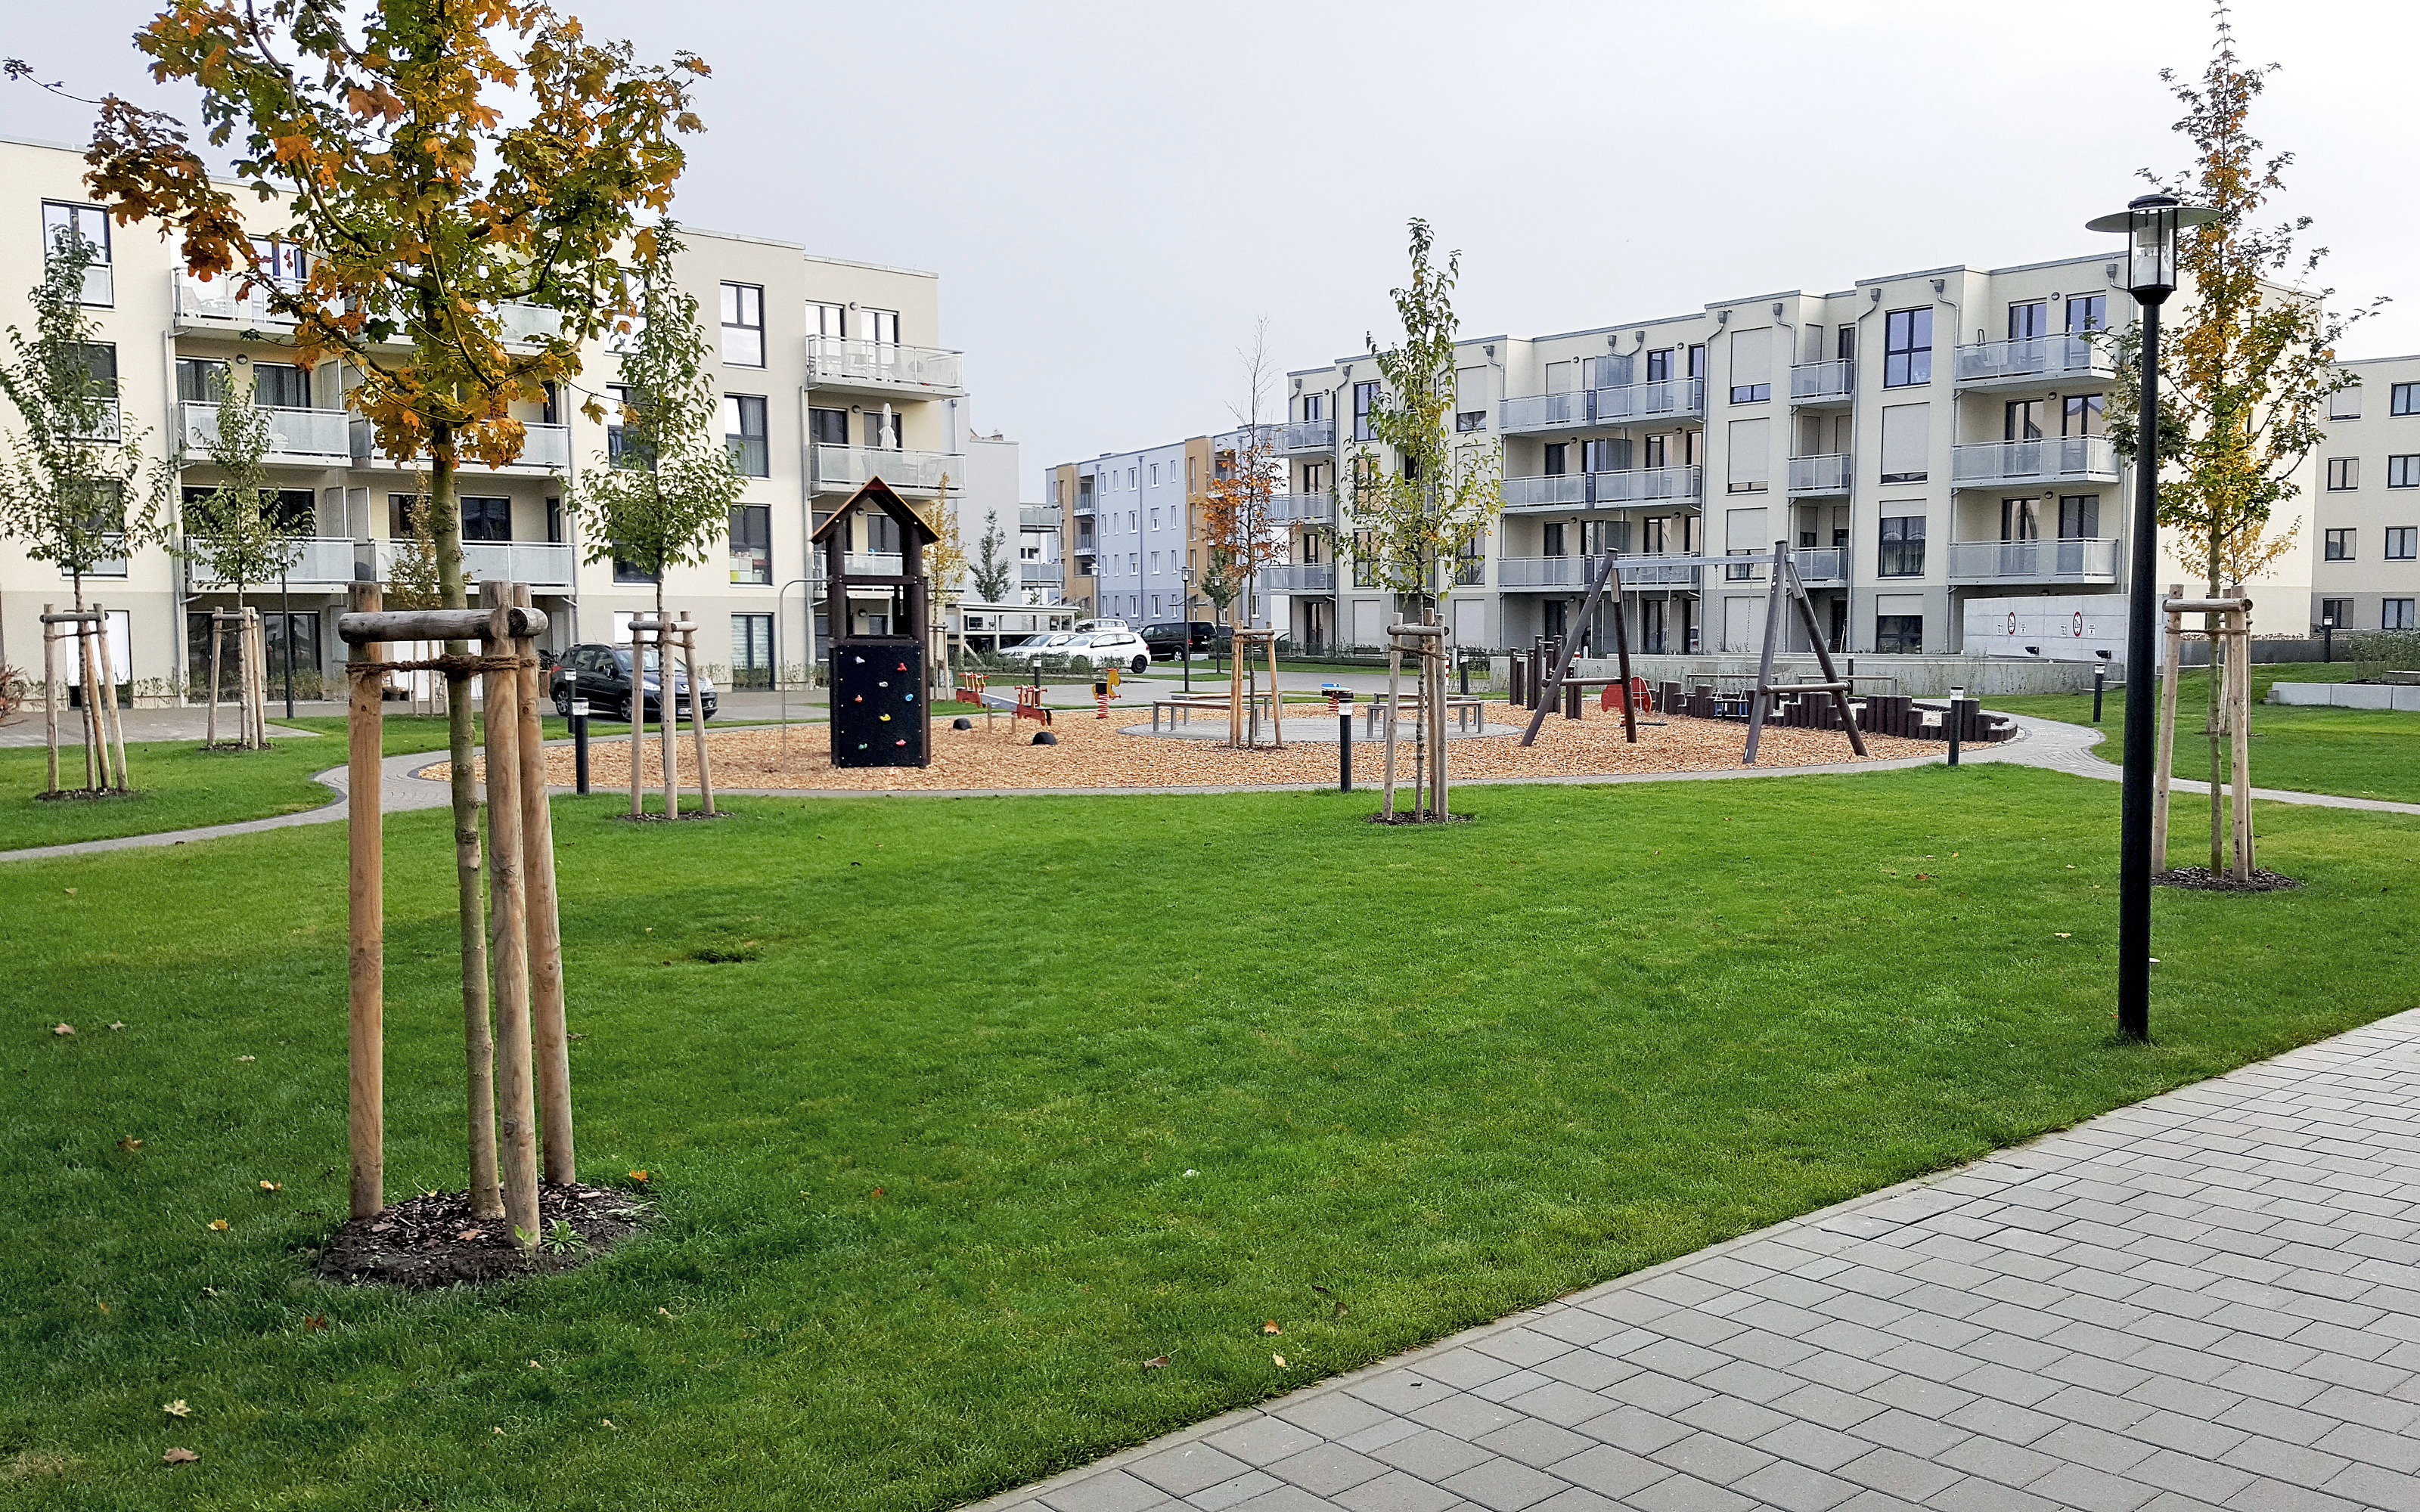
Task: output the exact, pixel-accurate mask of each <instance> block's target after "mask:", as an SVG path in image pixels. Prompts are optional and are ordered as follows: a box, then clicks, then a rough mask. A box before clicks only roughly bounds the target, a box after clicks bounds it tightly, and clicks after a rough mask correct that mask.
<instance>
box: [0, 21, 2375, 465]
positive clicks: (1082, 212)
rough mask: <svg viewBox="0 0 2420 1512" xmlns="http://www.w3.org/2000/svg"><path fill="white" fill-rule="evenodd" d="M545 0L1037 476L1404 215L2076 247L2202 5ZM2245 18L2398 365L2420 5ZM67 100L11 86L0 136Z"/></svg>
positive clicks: (15, 36) (67, 73)
mask: <svg viewBox="0 0 2420 1512" xmlns="http://www.w3.org/2000/svg"><path fill="white" fill-rule="evenodd" d="M567 3H568V6H569V8H571V9H573V10H575V11H576V12H577V13H578V14H579V15H581V16H582V18H583V20H585V21H586V23H588V25H589V27H590V29H591V31H592V33H593V34H596V35H602V36H620V37H628V38H630V39H632V40H634V41H635V42H636V43H637V44H638V46H639V48H640V50H641V52H642V53H643V54H649V55H653V56H657V57H661V56H665V55H667V54H670V53H671V52H673V51H674V50H675V49H677V48H687V49H690V50H691V51H694V52H696V53H699V54H703V55H704V56H705V57H706V60H707V61H708V62H709V63H710V64H712V65H713V67H714V69H715V76H714V77H713V79H711V80H710V81H708V82H707V83H706V85H705V86H704V88H703V89H702V91H701V101H702V104H701V108H702V111H703V113H704V115H705V116H706V121H707V125H708V127H709V131H707V133H706V135H704V136H703V137H699V138H695V139H693V143H692V146H691V147H690V167H689V172H688V175H687V177H686V178H685V179H684V180H683V188H682V191H681V196H680V205H679V213H680V216H681V218H682V219H683V220H685V221H687V222H689V223H690V224H696V225H700V226H706V227H710V228H714V229H718V230H733V231H745V232H752V233H754V234H757V235H762V236H768V237H775V238H779V239H784V240H791V241H797V242H799V243H801V244H803V245H805V246H807V247H808V248H810V249H813V250H814V251H816V252H821V253H826V254H830V255H837V256H844V257H853V258H861V259H864V260H867V261H873V262H882V263H892V264H898V265H904V266H907V267H911V268H923V269H929V270H933V271H936V272H938V273H939V274H940V275H941V301H942V303H941V319H942V331H943V337H944V340H945V341H946V343H947V344H948V345H949V346H952V347H961V348H963V349H964V350H965V351H966V352H967V353H968V373H969V384H970V388H971V389H972V390H973V393H974V404H973V413H974V419H975V422H976V424H977V425H978V426H979V427H980V428H982V429H984V430H985V431H990V430H994V429H998V430H1002V431H1005V432H1006V433H1007V434H1008V435H1009V436H1011V437H1013V438H1015V439H1016V440H1020V441H1022V442H1023V443H1024V460H1025V486H1026V489H1027V497H1028V498H1029V499H1032V498H1038V497H1039V493H1040V479H1041V476H1042V472H1043V469H1044V468H1045V467H1046V466H1047V465H1048V464H1050V463H1053V462H1059V461H1066V460H1072V459H1075V458H1078V457H1083V456H1090V455H1094V453H1098V452H1104V451H1115V450H1125V449H1127V448H1131V447H1136V446H1143V445H1151V444H1156V443H1160V442H1165V441H1170V440H1177V439H1180V438H1182V437H1185V436H1188V435H1194V434H1199V433H1201V432H1202V431H1205V430H1215V429H1218V428H1221V427H1222V426H1224V425H1226V424H1230V423H1231V422H1230V409H1231V407H1233V406H1235V405H1238V404H1240V403H1241V402H1242V398H1243V394H1242V384H1241V380H1240V364H1239V363H1238V362H1237V358H1236V348H1237V347H1240V346H1243V345H1246V344H1248V343H1249V340H1250V336H1251V331H1252V327H1253V324H1254V322H1255V320H1256V319H1258V318H1260V317H1262V316H1266V318H1267V320H1268V329H1269V342H1270V347H1271V354H1272V356H1273V357H1274V358H1275V360H1276V362H1277V363H1278V364H1279V366H1280V369H1282V368H1284V367H1301V366H1308V365H1311V364H1312V363H1320V362H1325V361H1326V360H1327V359H1329V358H1332V357H1336V356H1340V355H1343V354H1345V353H1347V352H1353V351H1357V350H1359V349H1361V347H1362V343H1363V337H1364V334H1365V332H1373V331H1374V332H1376V333H1377V334H1378V335H1379V337H1380V339H1381V340H1382V341H1383V340H1385V339H1386V337H1387V334H1388V321H1389V320H1390V319H1391V316H1392V309H1391V306H1389V305H1388V302H1387V298H1386V292H1387V290H1388V288H1389V287H1390V286H1391V285H1393V284H1394V283H1395V282H1396V281H1397V280H1398V279H1399V278H1400V277H1401V275H1402V273H1403V270H1404V222H1405V220H1406V219H1407V218H1408V217H1411V216H1414V215H1424V216H1426V217H1428V218H1429V220H1430V221H1431V222H1432V223H1434V224H1435V226H1436V227H1437V231H1438V236H1439V239H1440V240H1441V241H1442V243H1443V244H1444V245H1446V246H1448V247H1458V248H1460V249H1462V253H1463V283H1462V287H1461V290H1460V293H1459V296H1458V300H1457V308H1458V309H1459V311H1460V313H1461V316H1462V323H1463V330H1464V332H1465V333H1466V334H1472V335H1491V334H1498V333H1510V334H1514V335H1536V334H1544V333H1546V332H1556V331H1566V330H1574V329H1581V328H1586V327H1590V326H1597V325H1606V324H1613V323H1618V322H1622V321H1627V320H1633V319H1637V318H1640V317H1643V316H1655V315H1666V314H1673V313H1678V312H1681V311H1684V310H1691V309H1696V308H1698V307H1699V306H1701V305H1704V304H1706V303H1709V302H1712V301H1720V300H1726V299H1731V298H1737V297H1742V296H1745V295H1750V294H1758V293H1765V292H1770V291H1777V290H1781V289H1787V288H1804V289H1807V290H1809V291H1828V290H1832V289H1838V288H1845V287H1847V286H1848V285H1851V284H1852V283H1853V282H1854V281H1855V280H1856V279H1858V278H1860V277H1869V276H1873V275H1876V274H1882V273H1889V272H1898V271H1903V270H1914V269H1921V268H1931V267H1936V266H1940V265H1944V264H1950V263H1960V262H1963V263H1967V264H1970V265H1973V266H1977V267H1982V268H1992V267H2001V266H2006V265H2009V264H2015V263H2025V262H2033V261H2039V260H2042V259H2046V258H2052V257H2060V256H2069V255H2075V254H2077V253H2079V252H2085V251H2089V250H2092V249H2095V248H2097V247H2098V246H2100V245H2102V243H2103V241H2104V240H2105V239H2102V238H2095V237H2092V236H2090V235H2088V234H2087V233H2086V232H2085V231H2083V230H2082V229H2081V226H2082V223H2083V222H2084V221H2085V220H2086V218H2087V217H2089V216H2091V215H2094V214H2097V213H2100V212H2102V211H2103V210H2106V209H2111V208H2117V207H2118V206H2119V205H2122V204H2123V203H2124V202H2125V200H2126V199H2127V198H2128V197H2129V196H2131V195H2132V194H2133V193H2136V192H2138V190H2139V188H2140V186H2139V185H2138V184H2137V183H2136V182H2135V181H2134V180H2133V177H2132V176H2133V170H2134V169H2136V168H2137V167H2143V166H2152V167H2159V168H2164V169H2165V168H2175V167H2181V166H2182V165H2183V164H2184V162H2186V158H2187V152H2188V147H2187V144H2186V143H2185V142H2184V140H2183V139H2182V138H2181V137H2179V136H2177V135H2175V134H2174V133H2173V132H2172V131H2170V130H2169V127H2170V125H2171V124H2172V123H2173V121H2174V120H2175V118H2176V116H2177V115H2178V109H2177V106H2176V103H2175V101H2174V100H2171V99H2170V98H2169V97H2168V95H2167V94H2166V92H2165V91H2164V88H2163V87H2162V85H2161V84H2160V81H2159V77H2158V75H2159V70H2160V69H2161V68H2163V67H2172V68H2175V69H2179V70H2180V71H2182V72H2186V73H2197V72H2198V71H2199V69H2200V68H2201V67H2202V65H2203V63H2204V61H2205V59H2206V57H2207V54H2208V47H2209V40H2210V35H2211V33H2210V24H2209V8H2208V6H2207V5H2206V4H2205V3H2203V0H2032V3H2030V4H2024V5H2017V6H2008V5H1985V4H1973V3H1968V0H1933V3H1930V4H1924V3H1915V0H1694V3H1687V4H1656V5H1639V4H1636V3H1619V4H1604V3H1595V4H1575V5H1542V4H1527V3H1521V0H1495V3H1491V4H1483V5H1481V4H1469V3H1464V4H1457V5H1445V4H1432V3H1427V0H1401V3H1395V4H1389V5H1386V6H1376V5H1302V4H1236V5H1224V6H1203V7H1174V6H1168V5H1136V4H1132V3H1125V4H1028V5H1022V6H1018V5H1001V4H999V3H997V0H988V3H985V4H964V3H959V0H921V3H918V4H914V5H880V6H877V5H847V6H830V7H822V6H817V7H801V6H798V5H795V4H768V3H744V0H691V3H689V4H683V5H669V6H668V5H664V4H661V3H659V0H653V3H641V0H567ZM8 8H9V11H10V12H11V14H10V18H9V25H8V38H7V40H6V41H5V42H0V51H6V52H8V53H9V54H17V55H22V56H24V57H25V58H27V59H28V60H29V61H30V62H32V63H33V64H34V65H35V67H36V69H38V70H39V71H40V72H41V73H42V74H43V75H44V76H45V77H53V78H65V79H67V80H68V81H69V82H70V85H72V86H73V87H75V88H76V91H77V92H78V93H81V94H87V95H97V94H99V93H101V92H102V91H104V90H112V89H114V90H117V91H119V92H122V93H130V94H132V93H134V92H135V91H138V90H141V91H146V92H147V96H148V98H150V99H151V100H157V101H158V102H159V103H160V104H162V105H163V108H169V109H180V108H184V107H186V106H187V105H188V104H189V101H188V100H185V99H183V98H182V97H179V96H178V95H176V94H175V93H174V92H171V91H163V90H158V89H156V88H154V87H153V86H151V85H149V84H148V83H147V80H146V79H145V78H144V76H143V75H142V73H141V71H140V69H138V67H137V60H136V56H135V54H134V53H133V51H132V48H130V47H129V46H128V45H127V44H126V40H125V39H126V38H127V37H128V36H129V35H131V33H132V31H133V29H134V28H135V26H136V25H137V24H139V23H140V22H141V21H142V20H143V19H144V17H145V16H146V15H147V13H148V12H149V11H150V10H151V9H152V8H153V7H147V6H143V5H137V4H126V3H123V0H82V3H80V4H77V5H72V6H70V5H54V6H37V5H36V4H34V3H33V0H10V3H9V6H8ZM2236 27H2237V35H2238V38H2239V40H2240V43H2241V50H2242V53H2243V54H2244V55H2245V56H2246V57H2247V58H2251V59H2256V60H2260V61H2275V62H2279V63H2282V64H2283V65H2285V67H2284V69H2283V71H2282V72H2280V73H2277V74H2274V75H2273V76H2272V80H2271V85H2270V88H2269V90H2268V92H2267V94H2266V95H2265V96H2264V97H2263V98H2262V100H2261V101H2260V102H2259V104H2258V106H2257V108H2256V111H2255V114H2254V116H2253V129H2254V131H2255V132H2256V134H2258V135H2260V136H2261V137H2263V138H2264V139H2266V140H2267V142H2268V143H2269V144H2270V146H2271V147H2273V148H2288V149H2291V150H2292V151H2293V152H2294V153H2295V154H2296V156H2297V158H2298V159H2299V161H2298V162H2297V163H2296V164H2295V165H2294V166H2293V167H2292V168H2290V169H2289V170H2288V184H2289V193H2288V196H2287V198H2286V199H2285V201H2284V202H2283V205H2284V208H2286V209H2287V210H2288V211H2290V212H2292V213H2297V214H2304V215H2308V216H2310V217H2312V218H2313V220H2314V222H2315V223H2316V224H2314V226H2313V228H2312V230H2311V231H2310V233H2308V236H2309V238H2310V239H2311V241H2312V243H2313V244H2314V245H2322V244H2323V245H2326V246H2329V247H2332V248H2333V249H2334V255H2332V256H2331V257H2330V258H2329V259H2328V261H2327V263H2326V264H2325V265H2324V270H2323V274H2322V282H2323V283H2325V284H2329V285H2334V286H2335V288H2336V289H2338V290H2339V291H2340V294H2339V299H2340V301H2347V302H2358V301H2366V300H2367V299H2368V298H2370V297H2372V296H2376V295H2381V294H2384V295H2392V296H2394V297H2395V298H2396V299H2397V301H2400V302H2398V303H2397V304H2395V305H2392V306H2390V307H2389V308H2388V310H2387V312H2386V313H2385V314H2384V315H2382V316H2379V317H2377V318H2376V319H2374V320H2372V321H2370V322H2367V323H2366V324H2365V325H2364V326H2363V327H2362V328H2360V329H2359V330H2358V331H2357V332H2356V333H2355V335H2354V336H2353V338H2352V340H2351V341H2350V343H2349V344H2348V352H2349V354H2350V355H2355V356H2383V355H2388V354H2393V353H2400V352H2411V351H2420V286H2415V285H2420V257H2415V256H2414V255H2413V253H2414V249H2415V248H2420V195H2414V194H2413V193H2412V178H2413V169H2412V161H2411V152H2412V135H2413V128H2412V106H2411V104H2410V98H2411V94H2410V70H2411V66H2412V57H2413V55H2414V53H2415V50H2420V8H2414V7H2412V6H2411V5H2410V4H2408V3H2396V4H2379V3H2351V0H2323V3H2320V4H2311V3H2309V0H2298V3H2288V0H2245V3H2244V4H2242V5H2241V6H2240V7H2239V8H2237V11H2236ZM138 98H142V97H140V96H138ZM187 115H188V118H189V119H190V118H191V113H190V110H188V111H187ZM89 116H90V112H89V111H88V110H87V109H85V107H82V106H76V105H70V104H68V103H66V102H64V101H61V100H54V99H52V98H49V97H46V96H42V95H39V94H38V93H36V92H35V91H33V90H32V89H29V88H27V87H25V86H23V85H16V86H12V87H8V88H6V89H0V134H8V135H11V136H21V137H23V136H30V137H37V138H43V139H50V140H65V141H70V142H78V143H80V142H82V141H84V140H85V137H86V136H87V134H88V132H89V128H90V119H89Z"/></svg>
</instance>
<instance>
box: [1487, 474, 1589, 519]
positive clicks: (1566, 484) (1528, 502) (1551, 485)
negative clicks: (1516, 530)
mask: <svg viewBox="0 0 2420 1512" xmlns="http://www.w3.org/2000/svg"><path fill="white" fill-rule="evenodd" d="M1588 497H1589V493H1588V474H1587V473H1585V472H1557V473H1551V474H1549V475H1547V476H1545V477H1539V478H1506V479H1505V480H1504V507H1505V508H1506V509H1508V510H1512V511H1514V512H1518V511H1521V510H1525V509H1575V508H1584V507H1586V505H1587V504H1588Z"/></svg>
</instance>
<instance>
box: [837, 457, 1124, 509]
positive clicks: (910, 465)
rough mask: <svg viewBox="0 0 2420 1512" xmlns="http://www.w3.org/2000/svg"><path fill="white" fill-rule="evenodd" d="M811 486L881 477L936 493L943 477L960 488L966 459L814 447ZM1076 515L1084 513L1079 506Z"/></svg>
mask: <svg viewBox="0 0 2420 1512" xmlns="http://www.w3.org/2000/svg"><path fill="white" fill-rule="evenodd" d="M814 468H815V476H814V486H815V488H816V490H817V491H818V492H821V493H837V492H841V491H843V490H846V489H851V488H858V487H862V486H864V485H865V484H866V483H867V482H868V481H870V480H872V479H874V478H880V479H881V480H882V481H883V482H885V483H887V484H889V485H890V486H892V487H893V488H896V489H898V490H899V491H900V492H902V493H938V492H939V490H940V487H941V483H942V480H943V479H944V478H949V479H954V480H956V482H957V483H958V484H959V485H960V486H964V484H965V482H966V476H967V459H966V458H965V457H963V456H960V455H957V454H956V453H954V452H894V451H891V450H889V449H887V448H884V447H879V446H830V445H818V446H816V447H815V448H814ZM1076 513H1078V515H1081V514H1083V513H1084V510H1083V507H1082V506H1081V505H1078V506H1077V510H1076Z"/></svg>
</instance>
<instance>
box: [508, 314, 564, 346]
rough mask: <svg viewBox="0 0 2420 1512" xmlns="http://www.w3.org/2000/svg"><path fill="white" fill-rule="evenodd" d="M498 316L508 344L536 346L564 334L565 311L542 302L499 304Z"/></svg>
mask: <svg viewBox="0 0 2420 1512" xmlns="http://www.w3.org/2000/svg"><path fill="white" fill-rule="evenodd" d="M496 318H497V320H498V321H499V322H500V323H501V324H502V325H503V327H504V332H503V334H504V343H505V345H507V346H512V347H535V346H536V345H537V344H538V343H540V342H545V341H552V340H554V339H555V338H556V337H557V336H560V335H562V334H563V312H562V311H560V310H550V309H548V308H547V307H546V306H545V305H542V304H520V303H511V304H499V305H497V306H496Z"/></svg>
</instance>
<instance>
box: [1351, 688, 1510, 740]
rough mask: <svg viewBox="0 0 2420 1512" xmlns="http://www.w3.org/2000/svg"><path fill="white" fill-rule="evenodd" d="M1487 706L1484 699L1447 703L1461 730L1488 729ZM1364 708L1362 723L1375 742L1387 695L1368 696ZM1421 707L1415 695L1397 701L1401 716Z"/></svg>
mask: <svg viewBox="0 0 2420 1512" xmlns="http://www.w3.org/2000/svg"><path fill="white" fill-rule="evenodd" d="M1487 704H1488V701H1487V700H1486V699H1482V698H1449V699H1447V700H1446V701H1445V706H1446V709H1447V712H1449V713H1450V714H1451V715H1452V716H1453V718H1454V727H1455V728H1456V729H1460V730H1484V729H1486V728H1487ZM1362 706H1363V709H1364V711H1365V712H1364V713H1363V715H1362V723H1363V725H1364V727H1365V728H1366V729H1367V731H1368V733H1369V738H1371V739H1373V740H1375V739H1376V738H1377V737H1378V716H1379V715H1381V714H1383V713H1385V712H1386V709H1387V695H1386V694H1384V693H1372V694H1368V695H1366V702H1364V703H1363V705H1362ZM1419 706H1420V701H1419V697H1418V696H1417V695H1414V694H1410V693H1404V694H1400V695H1398V696H1397V698H1396V700H1395V710H1396V713H1397V714H1398V715H1399V716H1400V715H1402V714H1404V713H1407V712H1409V711H1412V710H1416V709H1418V708H1419Z"/></svg>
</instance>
